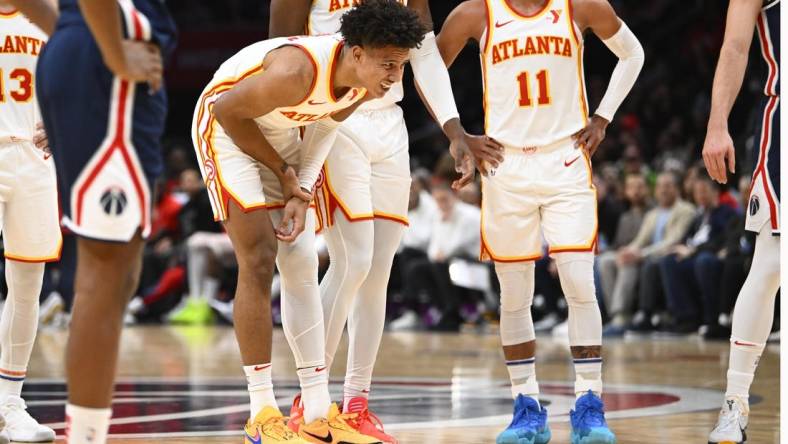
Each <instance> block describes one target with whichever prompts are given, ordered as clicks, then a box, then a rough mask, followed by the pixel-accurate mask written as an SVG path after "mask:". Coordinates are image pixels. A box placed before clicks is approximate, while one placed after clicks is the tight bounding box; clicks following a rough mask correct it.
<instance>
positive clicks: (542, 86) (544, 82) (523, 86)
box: [517, 69, 550, 107]
mask: <svg viewBox="0 0 788 444" xmlns="http://www.w3.org/2000/svg"><path fill="white" fill-rule="evenodd" d="M536 80H537V82H538V83H539V96H538V97H537V100H536V103H537V104H538V105H549V104H550V78H549V77H548V74H547V70H546V69H543V70H541V71H539V72H538V73H536ZM517 81H518V82H519V83H520V106H522V107H527V106H533V105H534V103H533V100H532V99H531V78H530V75H529V73H528V71H523V72H521V73H520V75H519V76H517Z"/></svg>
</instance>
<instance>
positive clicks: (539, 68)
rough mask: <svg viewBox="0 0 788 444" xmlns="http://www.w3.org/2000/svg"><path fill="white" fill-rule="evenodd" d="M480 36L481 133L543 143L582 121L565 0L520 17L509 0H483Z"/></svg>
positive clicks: (576, 39)
mask: <svg viewBox="0 0 788 444" xmlns="http://www.w3.org/2000/svg"><path fill="white" fill-rule="evenodd" d="M485 3H486V4H487V16H488V24H487V30H486V32H485V34H484V35H483V36H482V42H483V43H482V45H481V51H482V53H481V59H482V75H483V76H484V108H485V130H486V134H487V135H488V136H490V137H492V138H494V139H496V140H498V141H499V142H501V143H504V144H506V145H510V146H514V147H534V146H542V145H548V144H550V143H552V142H555V141H557V140H560V139H563V138H565V137H568V136H570V135H572V134H574V133H575V132H577V131H579V130H580V129H582V128H583V127H584V126H585V124H586V121H587V120H588V107H587V106H586V103H587V102H586V91H585V85H584V80H583V40H582V36H581V35H580V32H579V30H578V29H577V27H576V26H575V24H574V21H573V20H572V9H571V4H570V3H571V0H548V1H547V3H546V4H545V6H544V7H543V8H542V10H541V11H539V12H537V13H536V14H534V15H532V16H524V15H522V14H520V13H518V12H517V11H515V9H514V7H513V6H512V4H511V0H485Z"/></svg>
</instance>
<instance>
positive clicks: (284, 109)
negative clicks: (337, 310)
mask: <svg viewBox="0 0 788 444" xmlns="http://www.w3.org/2000/svg"><path fill="white" fill-rule="evenodd" d="M423 34H424V28H423V26H422V24H421V23H420V20H419V18H418V16H417V15H416V14H415V13H413V12H412V11H409V10H408V9H406V8H405V7H403V6H402V5H400V4H399V3H397V2H396V1H394V0H370V1H367V2H365V3H364V4H362V5H361V6H359V7H358V8H356V9H354V10H353V11H352V12H351V13H349V14H347V15H346V16H345V17H344V18H343V21H342V26H341V36H339V35H330V36H320V37H290V38H278V39H271V40H266V41H263V42H260V43H257V44H254V45H251V46H249V47H247V48H245V49H243V50H241V51H240V52H239V53H238V54H236V55H235V56H233V57H232V58H230V59H229V60H228V61H227V62H225V63H224V64H223V65H222V66H221V67H220V68H219V70H218V71H217V73H216V75H215V76H214V79H213V80H212V81H211V82H210V84H209V85H208V86H207V87H206V89H205V91H204V92H203V94H202V97H201V99H200V102H199V104H198V106H197V109H196V110H195V118H194V125H193V138H194V143H195V149H196V150H197V155H198V158H199V159H200V161H201V162H200V163H201V168H202V172H203V177H204V178H205V180H206V183H207V186H208V190H209V192H210V194H211V201H212V204H213V207H214V213H215V216H216V218H217V219H219V220H223V221H224V223H225V226H226V228H227V232H228V234H229V236H230V239H231V240H232V242H233V246H234V248H235V250H236V256H237V258H238V263H239V276H238V281H239V285H238V290H237V293H236V299H235V301H236V302H235V308H234V310H235V328H236V333H237V336H238V341H239V345H240V348H241V355H242V358H243V361H244V365H245V366H244V371H245V373H246V375H247V378H248V381H249V393H250V400H251V415H252V421H250V425H249V427H247V432H246V433H247V442H250V443H252V442H259V441H257V439H258V437H259V436H263V442H265V443H280V442H282V443H284V442H288V443H289V442H302V440H306V441H308V442H316V443H331V442H334V443H340V442H342V443H348V444H354V443H375V442H379V440H378V439H376V438H374V437H369V436H365V435H363V434H361V433H359V432H357V431H356V430H354V429H353V428H351V427H350V426H349V425H348V424H347V422H346V421H349V420H352V419H353V418H355V415H352V416H346V415H341V414H339V412H338V410H337V407H336V406H335V405H333V404H331V399H330V396H329V393H328V377H327V372H326V365H325V356H324V353H325V345H324V344H325V340H324V335H325V332H324V328H323V310H322V305H321V302H320V294H319V292H318V287H317V255H316V253H315V247H314V236H315V217H314V213H312V212H309V214H308V215H306V210H307V205H308V204H309V201H310V199H311V194H310V193H311V190H312V187H313V186H314V185H315V183H316V181H317V178H318V174H319V172H320V168H321V167H322V165H323V163H324V161H325V158H326V155H327V154H328V151H329V150H330V149H331V148H332V146H333V145H334V141H335V140H336V134H337V127H338V126H339V122H341V121H342V120H344V119H345V118H347V116H348V115H349V114H350V113H351V112H352V111H353V110H354V109H355V108H356V107H357V106H358V105H359V104H360V103H361V99H362V97H364V96H365V95H366V96H368V97H370V98H378V97H382V96H383V95H384V94H385V93H386V92H388V90H389V89H390V88H391V86H392V85H394V84H395V83H397V82H399V81H400V80H401V78H402V72H403V68H404V64H405V61H406V58H407V56H408V52H409V50H410V49H411V48H414V47H417V46H418V45H419V44H420V43H421V41H422V38H423ZM300 127H306V129H305V135H304V137H303V140H299V128H300ZM288 163H289V164H292V165H296V166H297V168H298V170H299V173H298V177H297V178H296V176H295V173H294V168H293V167H291V166H289V165H288ZM294 178H295V179H296V180H295V181H293V180H292V179H294ZM283 207H284V210H283V211H281V210H282V208H283ZM263 209H268V210H269V211H260V210H263ZM296 214H297V215H298V216H297V217H294V218H293V215H296ZM290 218H293V220H295V221H296V222H298V221H302V222H299V223H297V224H296V227H294V229H293V230H292V232H289V233H288V231H289V227H288V226H287V222H288V220H289V219H290ZM304 218H305V219H306V221H305V223H304V222H303V219H304ZM272 219H273V220H274V221H276V222H274V223H278V225H279V228H278V229H277V231H278V237H279V239H280V240H284V241H294V242H292V243H284V242H283V243H280V244H279V245H278V252H277V243H276V238H275V237H274V229H273V227H272ZM280 221H281V222H280ZM304 228H306V230H305V231H304V232H303V234H301V235H300V236H298V237H297V238H296V236H297V235H298V233H299V231H301V230H303V229H304ZM274 257H276V258H277V265H278V268H279V270H280V272H281V275H282V287H283V293H284V297H283V301H282V314H283V321H284V330H285V334H286V336H287V339H288V341H289V343H290V346H291V349H292V350H293V354H294V355H295V359H296V364H297V366H298V377H299V381H300V383H301V390H302V393H303V399H304V411H303V416H302V417H301V418H300V420H299V421H298V424H297V425H296V423H295V422H293V421H291V424H289V425H290V426H291V427H292V428H293V429H295V430H296V432H297V437H296V436H293V433H292V432H289V431H288V430H287V429H286V428H285V427H284V424H285V420H284V418H283V417H282V415H281V413H279V410H278V407H277V404H276V399H275V398H274V396H273V387H272V384H271V365H270V359H271V318H270V310H269V309H270V290H271V279H272V274H273V269H274V263H273V259H274Z"/></svg>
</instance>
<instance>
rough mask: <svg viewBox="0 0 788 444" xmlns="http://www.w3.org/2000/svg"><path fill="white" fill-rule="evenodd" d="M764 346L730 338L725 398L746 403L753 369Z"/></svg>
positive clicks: (753, 376) (755, 367)
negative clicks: (734, 398) (733, 398)
mask: <svg viewBox="0 0 788 444" xmlns="http://www.w3.org/2000/svg"><path fill="white" fill-rule="evenodd" d="M765 346H766V344H756V343H753V342H749V341H744V340H742V339H738V338H735V337H733V338H731V355H730V359H729V362H728V388H727V390H726V391H725V396H726V397H732V396H736V397H738V398H741V399H742V400H743V401H745V402H748V400H749V397H750V385H752V380H753V378H755V369H757V368H758V361H759V360H760V359H761V354H762V353H763V349H764V347H765Z"/></svg>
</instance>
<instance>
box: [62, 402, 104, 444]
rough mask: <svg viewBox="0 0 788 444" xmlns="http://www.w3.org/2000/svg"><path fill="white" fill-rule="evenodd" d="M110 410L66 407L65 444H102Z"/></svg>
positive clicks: (69, 405)
mask: <svg viewBox="0 0 788 444" xmlns="http://www.w3.org/2000/svg"><path fill="white" fill-rule="evenodd" d="M110 417H112V409H90V408H86V407H79V406H76V405H73V404H68V405H66V444H104V443H106V442H107V434H108V432H109V419H110Z"/></svg>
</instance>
